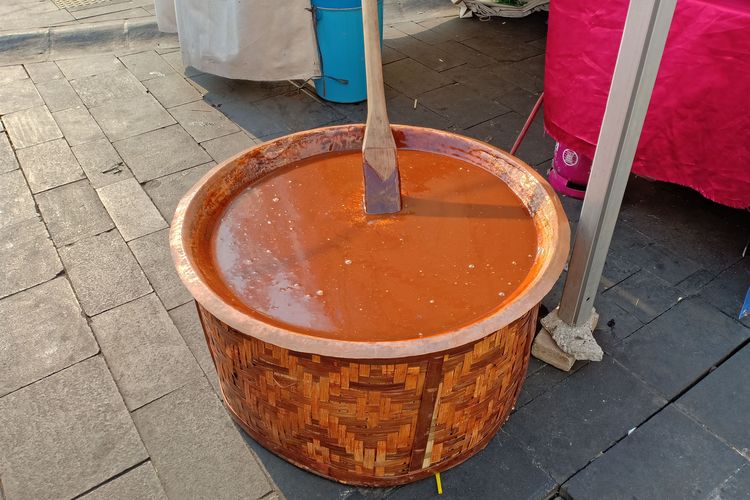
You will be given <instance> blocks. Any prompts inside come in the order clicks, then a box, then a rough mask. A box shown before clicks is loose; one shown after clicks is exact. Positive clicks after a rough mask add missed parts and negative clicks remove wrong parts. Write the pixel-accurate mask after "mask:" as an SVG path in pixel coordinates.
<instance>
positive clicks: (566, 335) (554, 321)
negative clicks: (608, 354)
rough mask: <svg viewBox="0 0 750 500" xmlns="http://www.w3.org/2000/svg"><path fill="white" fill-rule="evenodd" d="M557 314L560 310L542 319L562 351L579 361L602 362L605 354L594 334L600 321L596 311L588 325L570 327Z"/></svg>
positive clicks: (543, 324)
mask: <svg viewBox="0 0 750 500" xmlns="http://www.w3.org/2000/svg"><path fill="white" fill-rule="evenodd" d="M557 314H558V310H557V309H555V310H554V311H552V312H551V313H549V314H548V315H547V316H545V317H544V318H542V319H541V323H542V326H543V327H544V329H545V330H547V331H548V332H549V333H550V335H551V336H552V339H553V340H554V341H555V343H556V344H557V345H558V346H559V347H560V349H561V350H562V351H563V352H566V353H568V354H570V355H572V356H573V357H574V358H575V359H578V360H591V361H601V360H602V357H603V356H604V352H603V351H602V348H601V347H599V344H597V343H596V340H595V339H594V334H593V332H594V329H595V328H596V323H597V321H598V320H599V315H598V314H597V313H596V310H593V311H592V313H591V317H589V319H588V321H586V323H584V324H582V325H579V326H571V325H568V324H567V323H565V322H564V321H563V320H562V319H560V317H559V316H558V315H557Z"/></svg>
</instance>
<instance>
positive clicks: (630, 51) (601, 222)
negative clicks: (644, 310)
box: [558, 0, 677, 326]
mask: <svg viewBox="0 0 750 500" xmlns="http://www.w3.org/2000/svg"><path fill="white" fill-rule="evenodd" d="M676 2H677V0H631V2H630V7H629V8H628V15H627V18H626V20H625V29H624V30H623V34H622V41H621V42H620V50H619V53H618V55H617V63H616V65H615V71H614V75H613V77H612V85H611V87H610V90H609V97H608V99H607V107H606V109H605V111H604V120H603V121H602V128H601V131H600V132H599V139H598V141H597V146H596V152H595V153H594V161H593V165H592V168H591V178H590V179H589V183H588V187H587V188H586V197H585V198H584V200H583V208H582V211H581V218H580V220H579V222H578V229H577V231H576V237H575V243H574V245H573V255H572V256H571V260H570V265H569V267H568V277H567V279H566V280H565V287H564V288H563V294H562V299H561V301H560V310H559V311H558V315H559V317H560V319H562V320H563V321H564V322H565V323H567V324H569V325H572V326H580V325H582V324H584V323H585V322H586V321H588V319H589V318H590V317H591V313H592V307H593V305H594V297H595V296H596V292H597V289H598V287H599V282H600V280H601V277H602V270H603V269H604V261H605V259H606V257H607V251H608V250H609V244H610V242H611V241H612V233H613V232H614V229H615V222H616V221H617V215H618V213H619V211H620V206H621V204H622V197H623V195H624V193H625V186H626V185H627V182H628V175H629V174H630V168H631V167H632V164H633V158H634V157H635V150H636V147H637V146H638V139H639V138H640V136H641V130H642V128H643V121H644V119H645V117H646V111H647V109H648V104H649V101H650V100H651V92H652V91H653V88H654V82H655V80H656V73H657V71H658V69H659V63H660V62H661V56H662V53H663V52H664V44H665V43H666V40H667V34H668V33H669V27H670V25H671V23H672V15H673V14H674V9H675V4H676Z"/></svg>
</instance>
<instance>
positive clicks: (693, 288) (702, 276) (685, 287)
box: [677, 269, 716, 296]
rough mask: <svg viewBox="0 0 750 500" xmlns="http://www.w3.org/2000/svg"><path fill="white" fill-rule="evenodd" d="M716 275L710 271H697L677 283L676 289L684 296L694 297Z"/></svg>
mask: <svg viewBox="0 0 750 500" xmlns="http://www.w3.org/2000/svg"><path fill="white" fill-rule="evenodd" d="M715 277H716V275H715V274H714V273H712V272H711V271H707V270H705V269H699V270H698V271H696V272H694V273H693V274H691V275H690V276H688V277H687V278H685V279H684V280H682V281H680V282H679V283H677V289H678V290H680V291H681V292H682V293H684V294H685V296H689V295H695V294H697V293H698V292H700V290H701V288H703V287H704V286H706V285H707V284H708V283H710V282H711V281H712V280H713V279H714V278H715Z"/></svg>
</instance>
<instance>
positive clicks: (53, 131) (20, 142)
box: [3, 106, 62, 150]
mask: <svg viewBox="0 0 750 500" xmlns="http://www.w3.org/2000/svg"><path fill="white" fill-rule="evenodd" d="M3 124H4V125H5V129H6V130H7V131H8V137H9V138H10V140H11V142H12V143H13V147H15V148H16V149H17V150H18V149H21V148H28V147H29V146H35V145H37V144H41V143H42V142H47V141H51V140H53V139H57V138H59V137H62V132H60V129H59V128H57V123H55V120H54V118H52V115H51V114H50V112H49V110H48V109H47V107H46V106H37V107H35V108H30V109H25V110H23V111H17V112H15V113H11V114H9V115H6V116H3Z"/></svg>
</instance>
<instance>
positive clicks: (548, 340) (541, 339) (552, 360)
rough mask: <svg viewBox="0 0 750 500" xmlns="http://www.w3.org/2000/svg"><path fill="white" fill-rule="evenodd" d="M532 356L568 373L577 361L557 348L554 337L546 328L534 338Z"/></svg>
mask: <svg viewBox="0 0 750 500" xmlns="http://www.w3.org/2000/svg"><path fill="white" fill-rule="evenodd" d="M531 355H532V356H534V357H535V358H536V359H538V360H540V361H544V362H545V363H547V364H550V365H552V366H554V367H555V368H557V369H558V370H563V371H566V372H569V371H570V369H571V368H572V367H573V363H575V361H576V358H575V357H573V356H572V355H571V354H568V353H567V352H565V351H563V350H562V349H560V348H559V347H558V346H557V344H556V343H555V341H554V340H553V339H552V335H550V334H549V332H548V331H547V330H545V329H544V328H542V329H540V330H539V333H537V335H536V337H535V338H534V343H533V344H532V345H531Z"/></svg>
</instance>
